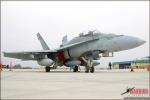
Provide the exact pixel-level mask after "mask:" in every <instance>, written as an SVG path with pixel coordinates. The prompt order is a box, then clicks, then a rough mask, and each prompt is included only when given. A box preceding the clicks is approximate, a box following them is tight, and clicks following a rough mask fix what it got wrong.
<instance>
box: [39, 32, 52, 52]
mask: <svg viewBox="0 0 150 100" xmlns="http://www.w3.org/2000/svg"><path fill="white" fill-rule="evenodd" d="M37 38H38V40H39V41H40V43H41V45H42V48H43V49H44V50H49V47H48V45H47V44H46V42H45V41H44V39H43V38H42V36H41V35H40V33H37Z"/></svg>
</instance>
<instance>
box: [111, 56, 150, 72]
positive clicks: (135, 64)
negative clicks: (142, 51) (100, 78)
mask: <svg viewBox="0 0 150 100" xmlns="http://www.w3.org/2000/svg"><path fill="white" fill-rule="evenodd" d="M112 65H113V68H114V69H127V68H139V69H145V68H150V56H148V57H144V58H141V59H136V60H132V61H122V62H113V63H112Z"/></svg>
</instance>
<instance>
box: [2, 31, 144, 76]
mask: <svg viewBox="0 0 150 100" xmlns="http://www.w3.org/2000/svg"><path fill="white" fill-rule="evenodd" d="M37 38H38V40H39V41H40V43H41V45H42V48H43V50H38V51H22V52H3V53H4V57H10V58H16V59H22V60H36V61H37V62H38V64H39V65H41V66H45V71H46V72H50V70H51V69H55V68H57V66H67V67H70V68H72V69H73V72H78V66H85V72H86V73H88V72H91V73H93V72H94V66H96V65H98V64H99V62H96V61H95V60H99V59H100V57H113V53H114V52H119V51H123V50H128V49H132V48H136V47H138V46H140V45H142V44H144V43H145V41H144V40H142V39H139V38H136V37H132V36H125V35H115V34H112V33H107V34H106V33H101V32H96V31H88V33H86V34H83V33H80V34H79V36H77V37H75V38H73V39H72V40H70V41H68V40H67V36H64V37H63V39H62V44H61V45H60V47H59V48H58V49H53V50H51V49H50V48H49V47H48V45H47V44H46V42H45V41H44V39H43V38H42V37H41V35H40V34H39V33H37Z"/></svg>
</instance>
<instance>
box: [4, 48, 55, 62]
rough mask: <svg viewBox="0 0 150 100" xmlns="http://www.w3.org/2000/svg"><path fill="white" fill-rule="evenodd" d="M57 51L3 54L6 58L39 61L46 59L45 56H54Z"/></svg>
mask: <svg viewBox="0 0 150 100" xmlns="http://www.w3.org/2000/svg"><path fill="white" fill-rule="evenodd" d="M56 52H57V51H52V50H41V51H22V52H3V54H4V57H9V58H16V59H22V60H38V59H40V58H43V57H45V55H48V54H49V55H52V54H54V53H56Z"/></svg>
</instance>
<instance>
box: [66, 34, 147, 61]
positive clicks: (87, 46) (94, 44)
mask: <svg viewBox="0 0 150 100" xmlns="http://www.w3.org/2000/svg"><path fill="white" fill-rule="evenodd" d="M93 36H94V37H96V38H99V39H98V40H95V41H91V42H86V43H83V44H80V45H77V46H74V47H70V48H68V49H66V50H64V56H65V59H69V58H77V57H80V56H81V55H82V54H84V53H85V52H89V51H96V50H98V51H107V52H118V51H123V50H128V49H132V48H135V47H138V46H140V45H142V44H144V43H145V41H144V40H141V39H139V38H136V37H132V36H125V35H115V34H103V33H95V34H88V35H82V36H79V37H75V38H73V39H72V40H71V41H68V42H67V43H66V44H65V45H70V44H73V43H76V42H80V41H85V40H86V39H88V38H92V37H93Z"/></svg>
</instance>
